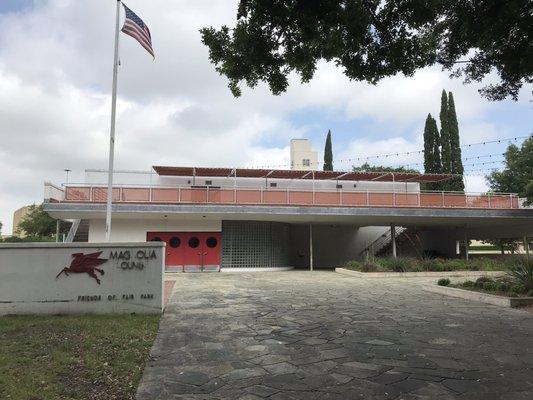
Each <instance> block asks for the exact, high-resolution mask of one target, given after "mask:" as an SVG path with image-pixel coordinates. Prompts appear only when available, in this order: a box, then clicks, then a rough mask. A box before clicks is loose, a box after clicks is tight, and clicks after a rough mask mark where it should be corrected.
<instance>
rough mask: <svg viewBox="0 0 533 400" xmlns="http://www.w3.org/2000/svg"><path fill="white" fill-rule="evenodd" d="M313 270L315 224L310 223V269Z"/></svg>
mask: <svg viewBox="0 0 533 400" xmlns="http://www.w3.org/2000/svg"><path fill="white" fill-rule="evenodd" d="M312 270H313V224H309V271H312Z"/></svg>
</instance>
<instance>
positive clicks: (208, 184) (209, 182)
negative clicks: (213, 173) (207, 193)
mask: <svg viewBox="0 0 533 400" xmlns="http://www.w3.org/2000/svg"><path fill="white" fill-rule="evenodd" d="M212 184H213V181H205V185H206V186H211V185H212Z"/></svg>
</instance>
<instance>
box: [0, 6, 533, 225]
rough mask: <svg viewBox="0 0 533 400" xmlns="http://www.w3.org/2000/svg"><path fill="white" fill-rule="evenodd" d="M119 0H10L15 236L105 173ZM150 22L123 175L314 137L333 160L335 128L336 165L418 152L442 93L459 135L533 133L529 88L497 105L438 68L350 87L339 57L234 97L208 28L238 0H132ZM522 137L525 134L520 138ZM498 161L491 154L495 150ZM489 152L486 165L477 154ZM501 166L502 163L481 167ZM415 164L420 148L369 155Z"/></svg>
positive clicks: (6, 199) (278, 162)
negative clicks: (203, 31) (307, 75)
mask: <svg viewBox="0 0 533 400" xmlns="http://www.w3.org/2000/svg"><path fill="white" fill-rule="evenodd" d="M115 4H116V3H115V2H114V1H110V0H91V1H79V0H2V1H0V170H1V171H3V172H2V174H0V221H1V222H2V223H3V224H4V227H3V229H2V233H4V234H9V233H11V225H12V218H13V217H12V215H13V212H14V211H15V210H16V209H18V208H20V207H21V206H23V205H27V204H31V203H40V202H42V199H43V183H44V182H45V181H51V182H54V183H56V184H61V183H64V181H65V172H64V169H70V170H72V172H71V175H70V181H71V182H73V181H78V182H80V181H81V180H82V179H83V171H84V170H85V169H86V168H102V169H104V168H106V167H107V157H108V145H109V144H108V140H109V139H108V138H109V120H110V104H111V79H112V64H113V40H114V24H115ZM127 4H128V6H129V7H130V8H131V9H132V10H134V11H135V12H136V13H137V14H138V15H139V16H140V17H141V18H142V19H143V20H144V21H145V22H146V24H147V25H148V26H149V27H150V30H151V33H152V39H153V44H154V50H155V52H156V59H155V61H153V60H152V58H151V57H150V56H149V54H148V53H147V52H146V51H145V50H144V49H143V48H142V47H141V46H140V45H139V44H138V43H137V42H135V41H134V40H133V39H132V38H130V37H128V36H125V35H123V34H121V38H120V40H121V41H120V58H121V67H120V71H119V88H118V93H119V97H118V114H117V142H116V157H115V167H116V169H133V170H149V169H150V168H151V166H152V165H176V166H237V167H259V166H272V167H274V166H285V167H288V163H289V141H290V139H291V138H308V139H310V140H311V142H312V144H313V147H314V148H315V150H317V151H319V158H320V159H322V154H323V148H324V141H325V137H326V133H327V131H328V129H331V132H332V136H333V158H334V166H335V169H337V170H348V169H350V168H351V166H352V165H360V164H362V163H363V162H364V161H366V160H364V159H362V157H367V156H369V155H377V154H389V153H396V152H399V153H400V152H401V153H404V152H410V151H417V150H420V149H421V148H422V146H423V142H422V134H423V126H424V121H425V118H426V116H427V114H428V113H431V114H432V115H433V116H435V117H437V116H438V113H439V107H440V94H441V91H442V90H443V89H446V90H447V91H452V92H453V94H454V98H455V104H456V108H457V115H458V120H459V127H460V134H461V143H462V144H470V143H479V142H484V141H493V140H498V139H506V138H510V137H517V136H524V135H528V134H530V133H531V132H532V131H533V127H532V124H531V122H532V121H533V118H532V113H533V103H531V102H530V100H531V87H528V88H524V89H523V90H522V92H521V95H520V98H519V100H518V101H517V102H514V101H511V100H506V101H502V102H489V101H488V100H486V99H484V98H482V97H480V95H479V94H478V92H477V90H478V89H479V88H480V87H481V86H483V84H486V83H490V82H493V81H495V79H496V77H495V76H491V77H489V78H488V79H487V80H486V81H484V82H482V83H476V84H472V85H463V84H462V82H461V81H460V80H457V79H450V78H449V73H448V72H446V71H441V69H440V68H439V67H433V68H426V69H424V70H421V71H419V72H418V73H417V74H415V76H414V77H404V76H401V75H398V76H394V77H391V78H387V79H384V80H382V81H381V82H379V83H378V84H377V85H370V84H366V83H363V82H354V81H349V80H348V79H347V78H346V77H345V76H344V75H343V73H342V71H341V70H340V69H338V68H336V67H335V66H333V65H332V64H328V63H325V62H322V63H320V64H319V67H318V70H317V72H316V75H315V77H314V79H313V80H312V81H311V82H310V83H308V84H301V83H300V81H299V79H298V77H297V76H295V75H294V76H291V77H290V81H291V86H290V88H289V90H288V91H287V92H286V93H285V94H283V95H280V96H273V95H272V94H271V93H270V92H269V91H268V88H267V87H266V86H265V85H263V84H261V85H259V86H258V87H256V88H255V89H253V90H251V89H247V88H245V89H244V90H243V95H242V96H241V97H240V98H233V97H232V95H231V93H230V91H229V89H228V88H227V80H226V79H225V77H223V76H220V75H219V74H218V73H217V72H216V71H215V69H214V66H213V65H212V64H210V62H209V60H208V51H207V48H206V47H205V46H204V45H203V44H202V43H201V41H200V34H199V32H198V30H199V29H200V28H202V27H205V26H214V27H220V26H221V25H223V24H226V25H229V26H232V25H233V24H234V21H235V15H236V9H237V0H195V1H186V0H172V1H169V0H164V1H163V0H152V1H149V2H147V1H143V0H129V1H128V2H127ZM517 143H518V144H519V143H520V141H518V142H517ZM507 144H508V143H507V141H503V142H501V143H495V144H486V145H476V146H471V147H465V148H464V149H463V157H464V158H465V161H464V163H465V164H470V163H476V165H473V166H467V167H465V169H466V170H467V171H469V170H475V172H472V173H470V174H469V175H468V177H467V184H468V190H469V191H483V190H486V188H487V187H486V183H485V181H484V178H483V174H484V173H485V172H486V171H487V170H489V169H490V168H492V167H501V165H502V164H501V163H500V162H499V161H500V160H502V159H503V157H501V156H498V154H501V153H503V151H504V150H505V148H506V146H507ZM488 155H491V157H488ZM478 156H487V157H482V158H480V159H479V160H477V159H476V160H473V159H469V158H471V157H478ZM488 160H490V162H491V164H485V165H481V164H480V162H481V161H488ZM368 161H369V162H371V163H373V164H378V165H385V166H388V165H405V164H410V165H411V166H412V167H413V168H421V165H416V164H417V163H420V162H421V161H422V159H421V154H419V153H415V154H410V155H399V156H395V155H393V156H389V157H381V158H375V159H371V160H368Z"/></svg>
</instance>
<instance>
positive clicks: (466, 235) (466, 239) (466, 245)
mask: <svg viewBox="0 0 533 400" xmlns="http://www.w3.org/2000/svg"><path fill="white" fill-rule="evenodd" d="M465 259H466V261H468V259H469V256H468V228H467V227H466V225H465Z"/></svg>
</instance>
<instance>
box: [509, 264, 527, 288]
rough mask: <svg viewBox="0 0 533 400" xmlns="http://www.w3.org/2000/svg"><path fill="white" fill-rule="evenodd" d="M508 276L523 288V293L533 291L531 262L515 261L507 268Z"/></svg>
mask: <svg viewBox="0 0 533 400" xmlns="http://www.w3.org/2000/svg"><path fill="white" fill-rule="evenodd" d="M508 274H509V275H510V276H511V277H512V278H513V279H514V280H515V282H517V283H520V284H521V285H522V286H524V289H525V290H524V291H526V292H527V291H530V290H532V289H533V260H527V259H525V258H522V259H517V260H516V261H515V263H514V265H512V266H511V268H509V271H508Z"/></svg>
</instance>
